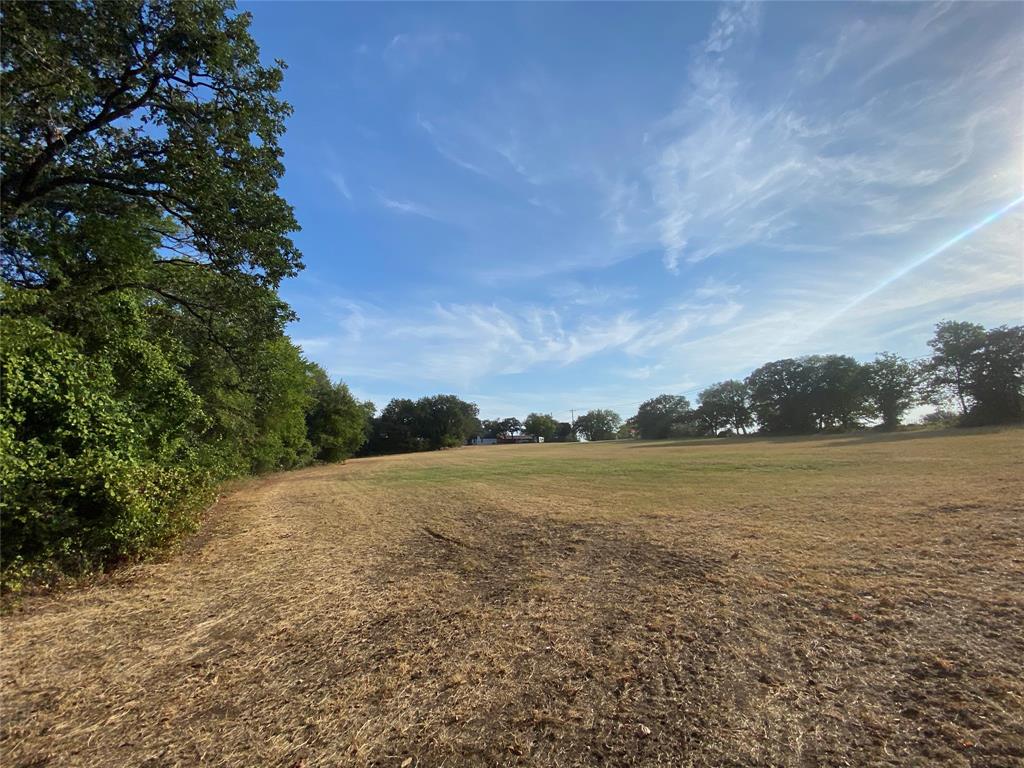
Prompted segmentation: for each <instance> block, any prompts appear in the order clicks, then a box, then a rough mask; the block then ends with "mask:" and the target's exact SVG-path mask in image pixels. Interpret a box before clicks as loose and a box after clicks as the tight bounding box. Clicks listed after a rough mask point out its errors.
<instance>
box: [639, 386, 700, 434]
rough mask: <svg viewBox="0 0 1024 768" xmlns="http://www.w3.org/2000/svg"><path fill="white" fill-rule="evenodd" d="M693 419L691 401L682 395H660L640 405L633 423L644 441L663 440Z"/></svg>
mask: <svg viewBox="0 0 1024 768" xmlns="http://www.w3.org/2000/svg"><path fill="white" fill-rule="evenodd" d="M690 418H691V408H690V401H689V400H687V399H686V398H685V397H683V396H682V395H658V396H657V397H653V398H651V399H650V400H647V401H646V402H644V403H641V404H640V408H639V409H638V410H637V412H636V415H635V416H633V418H632V419H631V421H632V422H633V424H634V426H635V427H636V429H637V431H638V432H639V433H640V437H641V439H643V440H661V439H664V438H666V437H668V436H669V434H670V433H671V432H672V428H673V427H674V426H677V425H679V424H682V423H684V422H686V421H687V420H688V419H690Z"/></svg>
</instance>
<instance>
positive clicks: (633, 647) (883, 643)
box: [0, 454, 1024, 766]
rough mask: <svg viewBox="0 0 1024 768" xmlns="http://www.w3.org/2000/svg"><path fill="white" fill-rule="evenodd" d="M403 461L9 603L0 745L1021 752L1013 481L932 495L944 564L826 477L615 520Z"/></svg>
mask: <svg viewBox="0 0 1024 768" xmlns="http://www.w3.org/2000/svg"><path fill="white" fill-rule="evenodd" d="M467 455H470V454H467ZM397 460H398V459H385V460H374V461H366V462H351V463H350V464H348V465H346V466H345V467H328V468H319V469H312V470H305V471H301V472H295V473H288V474H282V475H278V476H274V477H270V478H266V479H263V480H260V481H254V482H253V483H251V484H249V485H246V486H244V487H243V488H241V489H240V490H238V491H236V492H234V493H233V494H231V495H230V496H228V497H226V498H225V499H223V500H222V501H221V502H220V503H219V504H218V506H217V508H216V509H215V510H214V512H213V514H211V515H210V521H211V522H210V526H209V527H208V528H207V529H206V530H205V531H204V532H203V534H202V537H201V539H200V541H201V546H193V547H191V548H190V549H189V550H187V551H186V552H184V553H183V554H181V555H179V556H176V557H174V558H172V559H170V560H168V561H167V562H163V563H156V564H148V565H144V566H139V567H137V568H134V569H131V570H129V571H126V572H123V573H121V574H119V575H118V576H117V577H116V578H114V579H113V580H112V581H110V582H107V583H104V584H102V585H99V586H96V587H94V588H92V589H88V590H83V591H78V592H72V593H69V594H65V595H62V596H60V597H59V598H56V599H48V600H46V601H43V602H41V603H36V604H32V605H30V606H29V608H28V610H26V611H24V612H22V613H20V614H18V615H15V616H13V617H11V618H8V619H6V620H5V621H4V651H3V657H4V665H3V693H4V696H3V721H4V722H3V740H2V742H0V749H2V756H3V760H2V762H3V764H4V765H5V766H42V765H54V766H57V765H59V766H128V765H131V766H172V765H173V766H192V765H200V764H202V765H225V766H227V765H230V766H254V765H261V766H262V765H267V766H278V765H279V766H343V765H353V766H365V765H392V766H403V765H404V766H409V765H424V766H427V765H430V766H440V765H448V766H461V765H481V766H483V765H513V764H529V765H550V766H554V765H597V764H606V765H645V766H647V765H649V766H654V765H665V766H668V765H707V766H711V765H715V766H722V765H823V764H829V765H868V764H873V765H921V766H924V765H979V766H981V765H985V766H1010V765H1020V764H1021V761H1022V760H1024V715H1022V712H1024V688H1022V684H1021V682H1020V674H1019V673H1020V672H1021V670H1022V662H1021V660H1022V659H1024V639H1022V633H1024V630H1022V617H1024V610H1022V605H1024V604H1022V600H1021V594H1020V589H1019V583H1018V584H1017V587H1016V588H1015V587H1014V586H1013V579H1014V578H1016V576H1017V575H1019V573H1020V567H1019V564H1020V563H1022V562H1024V560H1021V559H1019V556H1020V541H1021V539H1020V533H1021V529H1020V505H1019V503H1016V505H1014V504H1011V503H1009V502H1006V503H1003V502H999V503H997V502H995V501H993V498H995V499H1004V498H1005V496H1006V494H1005V489H1003V490H1000V491H998V492H996V493H995V496H994V497H993V496H991V495H990V496H987V497H978V498H981V499H982V501H976V502H974V503H975V508H974V509H971V508H970V507H963V505H962V504H961V505H960V506H955V507H951V508H950V509H949V510H947V511H946V512H943V513H942V514H945V515H947V519H946V520H945V522H943V523H942V524H943V525H944V526H947V527H948V526H953V527H956V526H958V525H961V524H963V525H964V526H965V528H964V530H965V532H964V533H962V534H960V535H961V536H963V537H966V538H964V539H963V540H962V542H960V543H961V544H963V543H966V545H967V546H969V547H970V548H971V553H972V555H971V557H970V558H965V559H964V561H963V562H962V563H957V562H956V561H955V560H951V559H950V552H952V551H954V549H955V547H956V543H955V542H954V543H953V544H950V545H949V547H947V548H946V549H939V550H935V551H931V550H927V551H926V550H925V547H924V545H923V544H922V542H926V541H930V538H929V537H930V536H931V533H930V531H931V529H930V528H929V526H933V525H936V524H937V523H936V522H935V520H934V518H935V516H936V515H937V514H939V513H938V512H929V513H928V514H927V515H925V516H922V517H921V520H922V521H924V522H919V523H911V524H912V525H913V526H916V527H913V528H908V529H906V530H912V531H914V534H913V535H904V538H903V539H901V540H899V541H897V540H895V539H894V538H893V536H894V534H893V531H895V530H897V529H896V528H894V527H892V526H895V525H896V523H894V522H892V521H891V520H890V519H889V518H887V517H884V516H880V517H879V518H878V520H877V521H876V522H873V523H871V524H869V525H865V522H864V520H865V518H864V517H862V516H860V515H864V516H866V515H868V513H869V509H868V507H869V506H870V505H868V507H864V510H865V511H863V512H861V513H858V514H857V515H854V513H853V511H851V510H848V509H847V508H846V507H843V506H842V504H841V503H840V496H839V495H838V492H836V493H835V495H833V496H829V497H827V498H828V499H831V501H830V502H829V504H831V505H832V506H831V508H830V509H827V510H826V509H825V508H824V507H821V506H819V507H814V505H807V508H808V510H809V511H808V512H807V514H808V515H813V519H814V520H816V521H817V523H815V528H814V529H813V531H800V530H798V528H797V526H796V525H795V524H794V523H793V519H794V518H792V517H787V518H785V519H783V518H779V519H775V518H773V517H772V514H773V513H772V511H771V509H770V508H769V507H768V506H767V505H765V506H763V507H762V508H754V507H751V508H750V509H747V510H746V511H743V510H736V511H734V512H730V513H729V514H730V515H731V517H723V515H722V514H715V515H709V514H708V513H707V511H706V510H703V511H702V510H700V509H697V512H701V515H702V516H701V517H699V518H698V517H696V516H695V515H696V512H694V513H693V514H683V513H680V514H679V515H678V516H670V515H666V514H654V513H651V514H637V515H634V516H633V517H631V518H630V519H629V520H628V521H615V520H612V519H609V518H608V517H607V515H603V514H599V513H597V512H595V513H593V514H591V512H588V509H592V508H593V509H596V507H595V504H597V502H592V501H590V500H588V499H587V498H585V497H580V495H579V493H575V494H574V496H572V497H570V496H568V495H565V496H562V497H559V498H560V499H561V502H560V503H561V504H562V506H563V510H562V512H560V513H559V514H558V515H551V514H547V513H545V512H543V511H540V510H539V509H538V507H539V505H540V504H541V500H542V499H544V498H549V499H550V498H554V497H551V496H550V494H556V493H557V489H555V490H552V489H541V488H539V487H533V489H532V490H522V489H521V490H520V491H519V492H517V493H499V492H497V491H496V490H494V489H493V488H491V487H489V486H485V485H484V484H481V483H475V482H465V483H461V484H449V485H438V486H432V487H425V486H424V487H421V486H416V485H411V484H409V483H401V482H395V483H383V482H380V481H379V478H380V477H382V476H383V473H386V472H388V471H389V468H391V467H393V466H397V465H393V464H390V463H389V462H393V461H397ZM430 461H435V460H433V459H431V460H430ZM1003 480H1004V481H1005V482H1006V483H1010V482H1014V483H1015V482H1017V481H1016V480H1012V479H1011V478H1010V477H1009V476H1004V477H1003ZM933 492H934V493H935V494H936V495H935V496H934V498H933V497H931V496H928V497H927V498H925V497H922V499H923V501H922V504H924V503H925V502H927V504H931V505H932V506H931V507H927V506H926V507H923V508H924V509H936V510H937V509H939V508H940V506H941V505H940V504H939V502H940V501H942V499H943V498H945V497H944V496H943V492H942V489H941V488H939V489H937V490H934V491H929V493H933ZM545 493H546V494H549V496H548V497H545V496H544V495H543V494H545ZM793 493H796V492H795V491H794V492H793ZM808 493H810V492H808ZM963 493H964V496H965V498H967V497H970V498H974V497H973V496H972V495H971V493H972V492H971V491H969V490H964V492H963ZM979 493H981V491H979ZM793 498H795V497H793V496H791V498H790V499H788V500H787V503H788V504H790V505H793V504H794V501H793ZM821 498H822V499H825V498H826V497H824V496H822V497H821ZM573 499H575V501H574V500H573ZM819 501H820V500H819ZM801 503H804V502H801ZM822 503H824V502H822ZM963 503H964V504H966V503H967V502H963ZM979 504H984V505H987V506H985V512H986V516H985V517H984V518H983V517H982V516H981V515H979V508H978V506H977V505H979ZM962 507H963V508H962ZM879 508H881V507H879ZM566 510H567V511H566ZM922 515H924V513H922ZM961 518H962V520H961ZM899 519H900V520H903V519H904V518H903V517H901V518H899ZM968 519H970V520H975V521H977V520H981V519H984V520H985V521H986V522H985V523H984V524H981V523H977V522H976V523H975V524H974V526H973V528H972V529H971V530H970V532H966V530H967V529H966V523H963V521H966V520H968ZM826 520H827V522H826ZM900 524H901V525H902V524H904V523H900ZM769 525H772V526H776V528H775V529H772V530H771V531H769V530H768V529H767V528H764V526H769ZM886 526H889V527H886ZM787 529H791V530H790V532H789V533H787ZM854 530H856V531H858V533H856V534H852V533H851V531H854ZM899 530H903V529H899ZM1000 535H1002V536H1004V537H1008V538H1006V539H1005V540H1001V539H999V538H998V536H1000ZM787 536H788V537H790V538H789V539H787V538H786V537H787ZM975 539H976V540H977V542H976V541H975ZM929 546H930V545H929ZM906 547H911V548H914V547H917V550H920V551H917V550H913V551H910V552H908V550H907V549H906ZM983 547H987V550H986V553H985V554H984V555H977V556H975V555H976V554H977V553H980V552H982V548H983ZM815 553H817V554H815ZM819 556H820V557H819ZM816 558H817V559H816ZM1015 558H1018V559H1015ZM1014 563H1016V564H1017V565H1014ZM965 569H969V572H967V573H965ZM1014 569H1016V570H1014Z"/></svg>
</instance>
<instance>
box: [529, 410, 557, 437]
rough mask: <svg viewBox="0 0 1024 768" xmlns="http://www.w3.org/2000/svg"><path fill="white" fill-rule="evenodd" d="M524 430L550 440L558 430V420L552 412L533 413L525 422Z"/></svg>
mask: <svg viewBox="0 0 1024 768" xmlns="http://www.w3.org/2000/svg"><path fill="white" fill-rule="evenodd" d="M523 431H524V432H526V434H528V435H533V436H534V437H540V438H543V439H544V441H545V442H550V441H551V439H552V438H554V436H555V433H556V432H557V431H558V420H557V419H555V417H554V416H552V415H551V414H550V413H531V414H530V415H529V416H527V417H526V420H525V421H524V422H523Z"/></svg>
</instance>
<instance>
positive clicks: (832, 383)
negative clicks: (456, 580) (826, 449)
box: [480, 321, 1024, 441]
mask: <svg viewBox="0 0 1024 768" xmlns="http://www.w3.org/2000/svg"><path fill="white" fill-rule="evenodd" d="M928 344H929V346H930V347H931V348H932V355H931V357H930V358H928V359H925V360H919V361H914V362H912V361H909V360H906V359H904V358H902V357H900V356H899V355H894V354H891V353H888V352H885V353H882V354H880V355H878V356H877V357H876V358H875V359H874V360H873V361H871V362H869V363H858V362H857V361H856V360H854V359H853V358H852V357H849V356H847V355H810V356H807V357H799V358H787V359H785V360H776V361H774V362H770V363H765V364H764V365H762V366H761V367H760V368H758V369H757V370H755V371H754V372H753V373H751V374H750V375H749V376H747V378H746V379H743V380H740V379H730V380H728V381H723V382H720V383H718V384H713V385H711V386H710V387H707V388H706V389H704V390H703V391H701V392H700V393H699V394H698V395H697V404H696V406H694V405H693V404H691V402H690V400H689V399H688V398H686V397H684V396H682V395H658V396H657V397H654V398H651V399H650V400H647V401H646V402H644V403H642V404H641V405H640V408H639V410H638V411H637V413H636V414H635V415H634V416H632V417H631V418H629V419H627V420H626V421H623V420H622V417H621V416H619V414H617V413H615V412H614V411H611V410H604V409H599V410H593V411H588V412H587V413H585V414H583V415H582V416H580V417H579V418H578V419H576V421H575V422H574V423H573V424H569V423H566V422H559V421H557V420H555V419H554V418H553V417H552V416H551V415H550V414H539V413H531V414H530V415H529V416H527V417H526V419H525V420H524V421H523V422H520V421H519V420H518V419H516V418H506V419H500V420H498V421H491V422H487V421H485V422H483V425H482V428H481V431H480V433H481V434H484V435H486V436H495V437H496V436H511V435H515V434H521V433H522V434H528V435H533V436H537V437H543V438H544V439H545V441H551V440H573V439H577V438H583V439H586V440H611V439H614V438H641V439H644V440H659V439H664V438H668V437H697V436H721V435H746V434H750V433H753V432H757V433H759V434H775V435H803V434H812V433H815V432H836V431H844V430H851V429H861V428H863V427H865V426H868V425H869V424H871V425H876V426H877V427H878V428H880V429H895V428H897V427H898V426H900V424H901V421H902V419H903V416H904V414H905V413H906V412H907V411H908V410H910V409H911V408H912V407H914V406H917V405H928V404H931V405H934V406H935V407H936V408H937V410H936V411H935V412H934V413H932V414H930V415H929V416H927V417H925V421H926V422H932V423H943V424H948V425H954V424H959V425H968V426H971V425H973V426H978V425H983V424H1000V423H1008V422H1016V421H1020V420H1022V418H1024V326H1013V327H1006V326H1002V327H999V328H992V329H990V330H985V328H984V327H983V326H981V325H977V324H975V323H967V322H953V321H945V322H942V323H939V324H938V325H937V326H936V328H935V336H934V337H933V338H932V340H931V341H929V342H928Z"/></svg>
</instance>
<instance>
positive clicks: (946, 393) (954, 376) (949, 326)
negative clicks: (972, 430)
mask: <svg viewBox="0 0 1024 768" xmlns="http://www.w3.org/2000/svg"><path fill="white" fill-rule="evenodd" d="M984 344H985V328H984V326H981V325H978V324H977V323H966V322H957V321H954V320H943V321H942V322H941V323H939V324H938V325H936V326H935V335H934V336H933V337H932V339H931V340H930V341H929V342H928V346H929V347H931V348H932V357H931V360H930V361H929V362H928V365H927V366H926V368H925V372H926V374H927V375H928V377H929V381H930V384H931V392H932V396H933V399H935V400H936V401H937V402H938V403H940V404H941V403H943V402H946V401H950V400H952V401H953V402H955V403H956V404H957V405H958V406H959V407H960V413H961V414H966V413H967V412H968V411H969V410H970V408H971V406H972V405H973V404H974V400H973V398H972V397H971V387H970V382H971V375H972V371H973V370H974V367H975V360H974V357H975V354H976V353H977V352H978V350H980V349H981V347H982V346H983V345H984Z"/></svg>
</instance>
